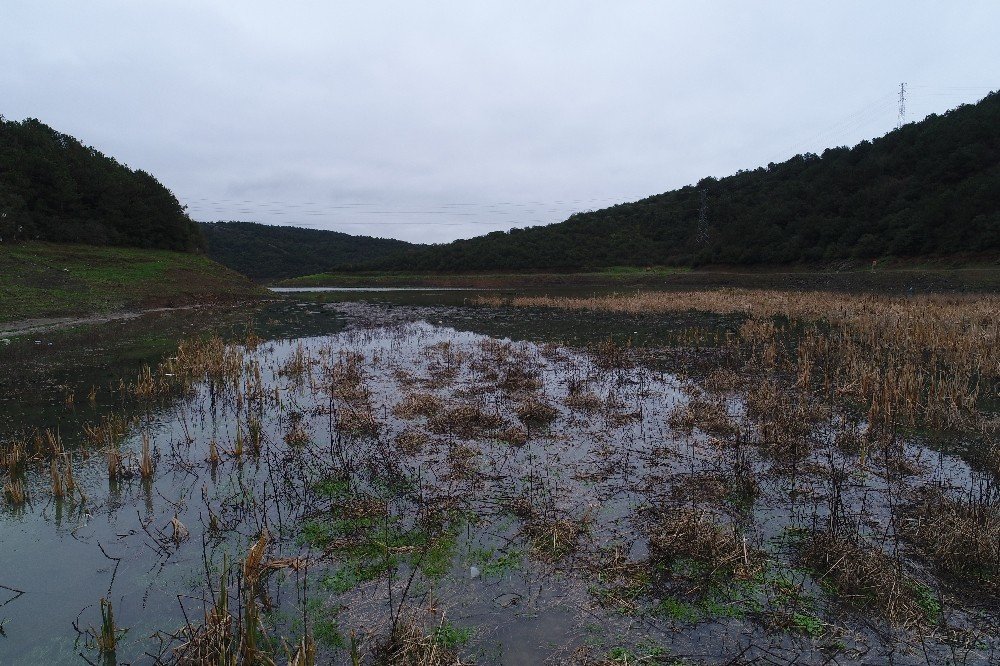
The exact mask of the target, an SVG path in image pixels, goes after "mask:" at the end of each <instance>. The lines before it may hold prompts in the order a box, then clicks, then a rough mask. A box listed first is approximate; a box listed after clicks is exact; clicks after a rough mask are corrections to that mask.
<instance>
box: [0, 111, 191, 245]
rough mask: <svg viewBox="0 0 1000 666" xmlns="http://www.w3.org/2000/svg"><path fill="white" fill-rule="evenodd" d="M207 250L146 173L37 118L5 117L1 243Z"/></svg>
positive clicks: (0, 133)
mask: <svg viewBox="0 0 1000 666" xmlns="http://www.w3.org/2000/svg"><path fill="white" fill-rule="evenodd" d="M20 240H43V241H51V242H64V243H86V244H90V245H119V246H132V247H142V248H161V249H167V250H182V251H189V250H197V249H200V248H201V247H202V243H203V241H202V238H201V234H200V233H199V231H198V225H197V224H196V223H195V222H193V221H192V220H191V219H190V218H189V217H188V216H187V214H186V213H185V212H184V209H183V207H182V206H181V205H180V203H179V202H178V201H177V199H176V198H175V197H174V195H173V194H172V193H171V192H170V190H168V189H167V188H166V187H164V186H163V185H162V184H160V182H159V181H157V180H156V179H155V178H153V176H151V175H150V174H148V173H146V172H145V171H140V170H132V169H130V168H128V167H127V166H125V165H123V164H119V163H118V162H117V161H116V160H115V159H114V158H112V157H107V156H106V155H103V154H101V153H100V152H98V151H97V150H95V149H94V148H90V147H88V146H84V145H83V144H81V143H80V142H79V141H77V140H76V139H74V138H73V137H71V136H67V135H66V134H62V133H60V132H57V131H56V130H54V129H52V128H51V127H49V126H47V125H45V124H44V123H41V122H39V121H38V120H35V119H33V118H29V119H27V120H24V121H21V122H16V121H10V120H5V119H3V117H2V116H0V242H11V241H20Z"/></svg>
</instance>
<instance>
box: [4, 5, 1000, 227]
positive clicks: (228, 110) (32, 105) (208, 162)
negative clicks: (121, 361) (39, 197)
mask: <svg viewBox="0 0 1000 666" xmlns="http://www.w3.org/2000/svg"><path fill="white" fill-rule="evenodd" d="M998 24H1000V5H997V4H996V3H995V2H970V3H950V4H942V3H929V2H928V3H924V2H912V1H910V2H881V3H862V2H848V3H818V2H801V1H794V2H792V1H788V2H767V3H764V2H760V3H735V2H730V3H724V2H714V3H713V2H688V3H671V2H629V1H617V2H603V3H598V2H583V1H581V2H561V1H555V0H552V1H549V2H545V3H526V2H514V1H512V0H507V1H504V2H474V3H470V2H433V3H409V2H408V3H403V2H398V3H388V2H383V3H378V2H367V3H361V2H357V3H346V2H337V3H330V2H289V3H273V2H258V1H256V0H250V1H244V2H208V1H205V0H202V1H195V0H186V1H180V0H171V1H167V0H161V1H156V2H154V1H144V2H135V1H134V0H120V1H118V2H110V1H102V0H96V1H90V2H86V3H82V2H79V1H78V0H76V1H69V0H67V1H63V2H37V0H5V2H4V7H3V9H2V17H0V37H2V39H0V59H2V61H3V62H4V63H5V66H4V67H2V68H0V91H2V93H0V113H3V114H4V115H5V116H6V117H8V118H14V119H20V118H23V117H28V116H32V117H37V118H39V119H41V120H42V121H44V122H46V123H49V124H51V125H53V126H54V127H56V128H57V129H60V130H62V131H65V132H67V133H69V134H72V135H74V136H76V137H78V138H80V139H81V140H82V141H84V142H85V143H89V144H92V145H94V146H96V147H98V148H99V149H101V150H102V151H103V152H105V153H107V154H111V155H114V156H116V157H117V158H119V159H120V160H121V161H124V162H126V163H128V164H130V165H132V166H135V167H141V168H144V169H147V170H149V171H151V172H152V173H154V174H155V175H156V176H157V177H159V178H160V179H161V180H162V181H163V182H164V183H165V184H166V185H167V186H168V187H170V188H171V189H172V190H174V192H175V193H176V194H177V195H178V197H179V198H180V199H181V200H182V201H183V202H184V203H186V204H188V205H189V207H190V211H191V213H192V215H193V216H194V217H195V218H196V219H203V220H210V219H251V220H258V221H263V222H268V223H274V224H298V225H303V226H312V227H315V228H330V229H339V230H343V231H348V232H350V233H367V234H373V235H381V236H394V237H398V238H404V239H407V240H420V241H446V240H450V239H453V238H458V237H468V236H472V235H477V234H480V233H486V232H488V231H490V230H493V229H506V228H509V227H512V226H526V225H534V224H544V223H550V222H557V221H559V220H562V219H565V217H566V216H567V215H568V214H570V213H571V212H573V211H576V210H587V209H592V208H599V207H602V206H605V205H608V204H610V203H615V202H618V201H624V200H629V199H635V198H638V197H642V196H645V195H649V194H653V193H657V192H661V191H664V190H667V189H671V188H674V187H678V186H681V185H685V184H688V183H692V182H695V181H697V180H698V179H699V178H701V177H702V176H705V175H715V176H722V175H726V174H728V173H731V172H733V171H735V170H737V169H740V168H753V167H755V166H758V165H761V164H766V163H767V162H769V161H776V160H781V159H785V158H787V157H789V156H790V155H792V154H794V153H795V152H801V151H805V150H812V151H817V150H822V149H823V148H824V147H826V146H829V145H841V144H852V143H855V142H856V141H858V140H860V139H862V138H870V137H872V136H876V135H879V134H882V133H884V132H885V131H887V130H889V129H891V128H892V127H893V126H894V124H895V121H896V105H895V97H894V91H895V89H896V87H897V86H898V84H899V82H900V81H907V82H908V83H909V84H910V86H911V87H910V91H911V94H910V96H909V99H908V105H907V106H908V109H909V113H908V117H909V119H911V120H912V119H919V118H921V117H923V116H924V115H926V114H927V113H931V112H941V111H943V110H945V109H947V108H949V107H952V106H954V105H956V104H958V103H961V102H968V101H974V100H976V99H978V98H979V97H981V96H982V95H983V94H985V93H986V92H987V91H988V90H989V89H990V87H991V86H992V87H1000V83H997V82H996V81H995V80H994V78H993V77H994V72H995V66H996V63H997V62H1000V40H996V39H995V34H994V33H995V26H996V25H998Z"/></svg>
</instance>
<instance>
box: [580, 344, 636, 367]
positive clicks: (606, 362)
mask: <svg viewBox="0 0 1000 666" xmlns="http://www.w3.org/2000/svg"><path fill="white" fill-rule="evenodd" d="M591 355H592V356H593V357H594V365H596V366H597V367H598V368H601V369H602V370H612V369H618V368H621V369H624V368H631V367H632V366H633V365H635V351H634V350H633V349H632V342H631V341H629V342H627V343H626V344H618V343H617V342H615V341H614V340H613V339H612V338H608V339H607V340H602V341H601V342H599V343H597V344H596V345H595V346H594V347H593V348H592V349H591Z"/></svg>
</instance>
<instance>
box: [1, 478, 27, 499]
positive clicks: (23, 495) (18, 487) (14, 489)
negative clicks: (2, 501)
mask: <svg viewBox="0 0 1000 666" xmlns="http://www.w3.org/2000/svg"><path fill="white" fill-rule="evenodd" d="M3 496H4V497H5V498H7V501H8V502H10V504H11V505H13V506H21V505H22V504H24V503H25V502H26V501H27V500H28V491H27V490H26V489H25V487H24V480H23V479H20V478H17V477H14V476H8V477H7V480H6V481H4V483H3Z"/></svg>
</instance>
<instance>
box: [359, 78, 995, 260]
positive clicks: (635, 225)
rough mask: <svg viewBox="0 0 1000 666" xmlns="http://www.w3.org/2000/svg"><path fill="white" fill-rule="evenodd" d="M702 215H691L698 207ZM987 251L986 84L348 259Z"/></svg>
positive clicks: (989, 126)
mask: <svg viewBox="0 0 1000 666" xmlns="http://www.w3.org/2000/svg"><path fill="white" fill-rule="evenodd" d="M700 218H703V219H704V220H705V222H706V223H705V224H704V225H700V224H699V219H700ZM960 254H965V255H969V256H972V257H975V258H977V259H979V260H983V259H985V260H987V261H995V260H996V258H997V257H998V256H1000V94H998V93H991V94H990V95H989V96H987V97H986V98H984V99H983V100H982V101H980V102H979V103H977V104H974V105H964V106H961V107H959V108H957V109H953V110H951V111H949V112H947V113H945V114H943V115H940V116H938V115H932V116H929V117H928V118H926V119H925V120H923V121H921V122H917V123H911V124H909V125H906V126H904V127H902V128H900V129H898V130H895V131H893V132H890V133H889V134H887V135H886V136H884V137H881V138H879V139H875V140H873V141H863V142H861V143H860V144H858V145H857V146H855V147H853V148H831V149H828V150H826V151H824V152H823V154H822V155H815V154H806V155H797V156H796V157H794V158H792V159H790V160H788V161H786V162H783V163H781V164H773V163H772V164H769V165H767V166H766V167H762V168H758V169H755V170H752V171H741V172H739V173H737V174H735V175H733V176H729V177H726V178H722V179H719V180H716V179H714V178H705V179H703V180H701V181H700V182H699V183H698V184H697V185H696V186H687V187H683V188H681V189H679V190H673V191H670V192H665V193H663V194H658V195H655V196H651V197H648V198H646V199H643V200H641V201H636V202H633V203H624V204H619V205H616V206H612V207H610V208H606V209H603V210H598V211H593V212H586V213H578V214H575V215H573V216H572V217H570V218H569V219H568V220H566V221H565V222H561V223H558V224H552V225H549V226H544V227H532V228H527V229H511V230H510V231H508V232H494V233H491V234H488V235H486V236H482V237H478V238H472V239H469V240H459V241H455V242H453V243H449V244H445V245H435V246H431V247H429V248H422V249H416V250H410V251H408V252H405V253H402V254H398V255H394V256H391V257H387V258H385V259H382V260H379V261H370V262H367V263H365V264H362V265H359V266H355V267H354V268H355V269H361V270H395V271H453V272H458V271H483V270H533V269H534V270H537V269H543V270H544V269H548V270H552V269H556V270H580V269H587V268H599V267H608V266H652V265H686V266H699V265H705V264H729V265H752V264H791V263H800V262H801V263H814V264H815V263H821V262H833V261H840V260H844V259H853V260H867V261H870V260H872V259H875V258H880V257H885V256H895V257H904V258H912V257H943V256H954V255H960Z"/></svg>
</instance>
